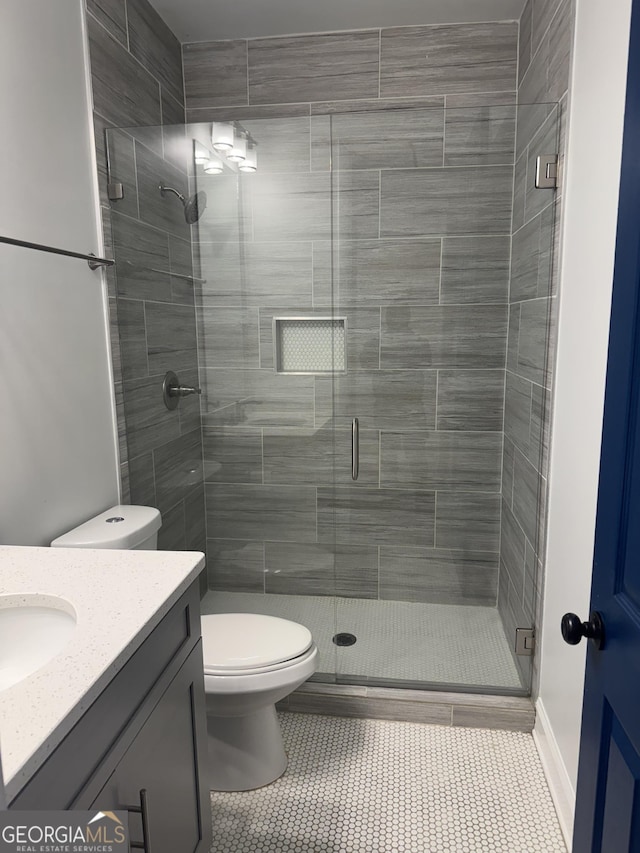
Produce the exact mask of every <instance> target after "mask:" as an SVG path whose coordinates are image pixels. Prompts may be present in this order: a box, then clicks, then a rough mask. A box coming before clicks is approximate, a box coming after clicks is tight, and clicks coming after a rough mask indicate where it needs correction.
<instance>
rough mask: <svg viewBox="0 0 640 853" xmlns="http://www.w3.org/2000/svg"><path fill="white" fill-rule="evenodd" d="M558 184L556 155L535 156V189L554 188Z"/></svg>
mask: <svg viewBox="0 0 640 853" xmlns="http://www.w3.org/2000/svg"><path fill="white" fill-rule="evenodd" d="M557 186H558V155H557V154H539V155H538V156H537V157H536V189H538V190H554V189H556V188H557Z"/></svg>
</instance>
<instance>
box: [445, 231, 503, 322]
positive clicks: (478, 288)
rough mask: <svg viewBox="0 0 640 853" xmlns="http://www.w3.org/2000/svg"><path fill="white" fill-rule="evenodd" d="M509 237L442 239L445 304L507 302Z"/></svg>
mask: <svg viewBox="0 0 640 853" xmlns="http://www.w3.org/2000/svg"><path fill="white" fill-rule="evenodd" d="M510 254H511V240H510V238H509V237H507V236H505V237H445V238H444V240H443V241H442V281H441V284H440V302H441V303H442V304H456V305H460V304H463V303H471V302H473V303H478V302H483V303H485V304H487V303H489V302H506V301H507V297H508V292H509V259H510Z"/></svg>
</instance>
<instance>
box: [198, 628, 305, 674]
mask: <svg viewBox="0 0 640 853" xmlns="http://www.w3.org/2000/svg"><path fill="white" fill-rule="evenodd" d="M201 623H202V652H203V659H204V673H205V676H206V675H209V676H243V675H256V674H259V673H267V672H274V671H277V670H280V669H284V668H286V667H289V666H292V665H295V664H296V663H297V662H299V661H300V659H301V658H304V657H305V656H306V655H307V654H308V652H309V650H310V649H311V648H312V646H313V638H312V636H311V632H310V631H309V629H308V628H305V627H304V625H299V624H298V623H297V622H291V621H289V620H288V619H280V618H279V617H277V616H265V615H262V614H257V613H216V614H213V615H208V616H202V617H201ZM314 650H315V649H314Z"/></svg>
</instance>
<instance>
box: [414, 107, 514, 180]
mask: <svg viewBox="0 0 640 853" xmlns="http://www.w3.org/2000/svg"><path fill="white" fill-rule="evenodd" d="M515 130H516V107H515V106H472V105H471V104H469V105H468V106H460V107H453V106H449V100H447V109H446V112H445V139H446V144H445V148H444V164H445V166H490V165H494V164H505V163H513V159H514V149H515ZM415 165H419V164H415ZM425 165H428V164H425Z"/></svg>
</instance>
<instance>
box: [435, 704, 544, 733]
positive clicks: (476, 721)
mask: <svg viewBox="0 0 640 853" xmlns="http://www.w3.org/2000/svg"><path fill="white" fill-rule="evenodd" d="M534 723H535V711H534V709H533V707H532V708H531V710H529V711H510V710H507V709H496V708H493V709H487V708H474V707H473V706H464V707H456V706H455V705H454V706H453V722H452V725H454V726H465V727H467V728H475V729H503V730H506V731H511V732H530V731H532V730H533V726H534Z"/></svg>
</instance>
